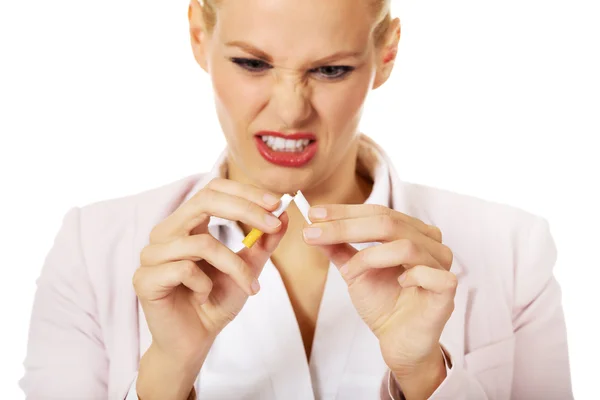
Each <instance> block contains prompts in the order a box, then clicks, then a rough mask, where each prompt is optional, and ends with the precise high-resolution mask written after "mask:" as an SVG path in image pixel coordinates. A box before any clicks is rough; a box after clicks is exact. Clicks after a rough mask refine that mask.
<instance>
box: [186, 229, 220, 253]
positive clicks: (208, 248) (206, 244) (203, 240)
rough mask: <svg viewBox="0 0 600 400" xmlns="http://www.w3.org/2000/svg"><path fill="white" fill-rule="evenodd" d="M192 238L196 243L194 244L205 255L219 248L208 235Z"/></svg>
mask: <svg viewBox="0 0 600 400" xmlns="http://www.w3.org/2000/svg"><path fill="white" fill-rule="evenodd" d="M192 238H193V240H194V242H195V243H194V244H195V245H196V246H198V248H199V249H202V252H203V253H210V252H213V251H214V250H215V249H216V247H217V243H216V241H215V240H214V238H213V237H212V236H211V235H210V234H208V233H203V234H199V235H194V236H192Z"/></svg>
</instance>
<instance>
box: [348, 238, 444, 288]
mask: <svg viewBox="0 0 600 400" xmlns="http://www.w3.org/2000/svg"><path fill="white" fill-rule="evenodd" d="M416 265H431V266H432V267H434V268H438V269H441V268H442V267H441V265H440V264H439V263H438V262H437V260H436V259H435V258H434V257H433V256H432V255H431V254H429V253H428V252H427V251H425V250H424V249H423V248H422V247H420V246H419V245H417V244H416V243H415V242H412V241H410V240H407V239H400V240H396V241H394V242H390V243H384V244H381V245H378V246H373V247H369V248H366V249H364V250H361V251H359V252H358V253H356V254H355V255H354V257H352V258H351V259H350V260H349V261H348V263H347V264H346V265H345V266H344V267H343V268H342V270H341V271H342V273H343V274H344V275H345V277H346V279H347V280H353V279H355V278H357V277H358V276H360V275H361V274H363V273H365V272H366V271H369V270H371V269H377V268H390V267H398V266H403V267H406V268H411V267H414V266H416Z"/></svg>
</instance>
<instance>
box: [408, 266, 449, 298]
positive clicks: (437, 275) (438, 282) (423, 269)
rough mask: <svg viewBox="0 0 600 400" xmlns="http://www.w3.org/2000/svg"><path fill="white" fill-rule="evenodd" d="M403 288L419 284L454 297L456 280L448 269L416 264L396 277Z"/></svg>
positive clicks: (432, 290) (424, 287)
mask: <svg viewBox="0 0 600 400" xmlns="http://www.w3.org/2000/svg"><path fill="white" fill-rule="evenodd" d="M398 282H400V286H402V287H403V288H409V287H415V286H419V287H422V288H423V289H425V290H429V291H431V292H434V293H438V294H451V295H452V297H454V294H455V293H456V287H457V286H458V280H457V278H456V275H454V274H453V273H452V272H450V271H445V270H442V269H436V268H431V267H428V266H425V265H417V266H416V267H414V268H410V269H408V270H406V271H405V272H404V273H403V274H402V275H400V277H399V278H398Z"/></svg>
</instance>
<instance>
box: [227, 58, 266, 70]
mask: <svg viewBox="0 0 600 400" xmlns="http://www.w3.org/2000/svg"><path fill="white" fill-rule="evenodd" d="M231 62H233V63H234V64H237V65H239V66H240V67H242V68H243V69H245V70H246V71H250V72H263V71H265V70H267V69H271V68H273V67H272V66H271V65H269V64H267V63H266V62H264V61H262V60H257V59H254V58H237V57H234V58H232V59H231Z"/></svg>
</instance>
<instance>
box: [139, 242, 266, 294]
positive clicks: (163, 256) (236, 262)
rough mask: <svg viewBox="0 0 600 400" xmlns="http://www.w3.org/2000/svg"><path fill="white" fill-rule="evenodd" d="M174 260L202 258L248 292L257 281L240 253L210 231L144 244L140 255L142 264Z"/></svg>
mask: <svg viewBox="0 0 600 400" xmlns="http://www.w3.org/2000/svg"><path fill="white" fill-rule="evenodd" d="M177 260H191V261H194V262H195V261H200V260H205V261H206V262H208V263H209V264H210V265H212V266H213V267H214V268H216V269H218V270H219V271H221V272H223V273H225V274H227V275H229V276H230V277H231V279H232V280H233V281H234V282H235V283H236V284H237V285H238V286H239V287H240V288H241V289H242V290H243V291H244V292H246V293H247V294H248V295H250V296H251V295H253V294H255V289H254V288H256V285H257V283H256V282H255V281H256V276H255V275H254V274H253V271H252V270H251V269H250V267H249V266H248V265H247V264H246V262H245V261H244V260H243V259H242V258H241V257H240V256H239V255H237V254H236V253H234V252H233V251H231V250H230V249H229V248H228V247H227V246H225V245H224V244H222V243H221V242H219V241H218V240H217V239H216V238H214V237H213V236H212V235H210V234H206V233H205V234H200V235H192V236H183V237H180V238H177V239H175V240H174V241H171V242H168V243H157V244H152V245H149V246H147V247H145V248H144V249H143V250H142V253H141V255H140V262H141V264H142V265H159V264H164V263H167V262H171V261H177ZM253 287H254V288H253Z"/></svg>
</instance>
